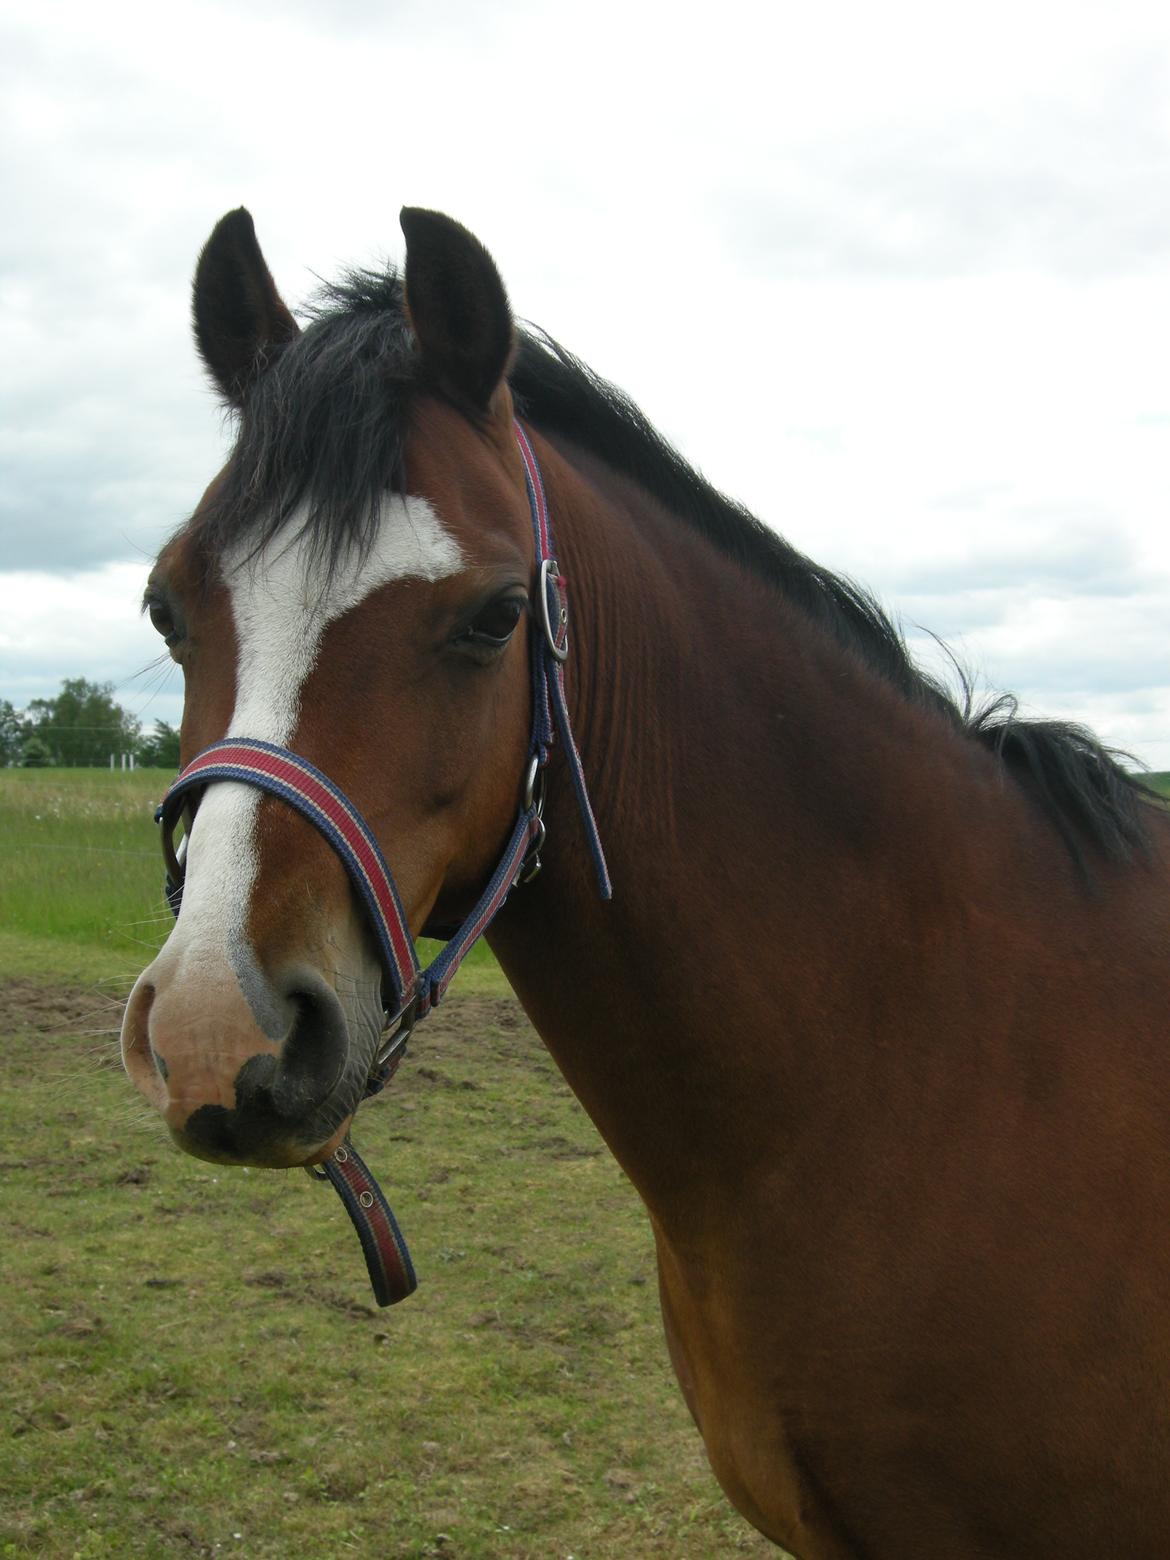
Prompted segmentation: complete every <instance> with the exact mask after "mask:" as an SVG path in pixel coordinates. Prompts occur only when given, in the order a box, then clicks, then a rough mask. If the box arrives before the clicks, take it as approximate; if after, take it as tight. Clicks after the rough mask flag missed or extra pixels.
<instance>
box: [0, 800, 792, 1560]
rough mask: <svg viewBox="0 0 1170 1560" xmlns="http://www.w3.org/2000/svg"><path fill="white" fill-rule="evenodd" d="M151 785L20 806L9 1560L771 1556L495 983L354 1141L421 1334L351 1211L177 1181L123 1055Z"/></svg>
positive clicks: (3, 1157)
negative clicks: (713, 1454) (367, 1259)
mask: <svg viewBox="0 0 1170 1560" xmlns="http://www.w3.org/2000/svg"><path fill="white" fill-rule="evenodd" d="M160 780H162V781H163V783H165V777H162V776H159V775H152V774H149V773H148V774H139V775H131V776H121V775H113V776H110V775H107V774H103V773H101V772H88V773H87V772H84V771H78V772H72V773H63V772H51V773H47V774H46V773H44V772H42V773H41V774H39V775H35V774H33V775H30V774H28V773H19V772H16V771H7V772H0V840H2V841H3V845H2V847H0V883H2V885H3V886H2V892H3V895H4V898H3V900H2V901H0V904H2V906H3V927H4V931H3V934H2V935H0V972H2V977H0V1032H2V1033H3V1043H2V1045H0V1145H3V1146H2V1147H0V1227H2V1228H3V1229H4V1231H5V1246H4V1263H5V1280H6V1281H5V1284H4V1286H3V1290H2V1291H0V1371H2V1372H3V1379H4V1382H5V1393H4V1418H5V1420H6V1423H4V1424H3V1425H2V1426H0V1489H3V1491H4V1498H3V1501H2V1502H0V1556H21V1557H24V1556H33V1555H35V1556H38V1557H42V1556H43V1557H49V1560H58V1557H60V1560H71V1557H82V1560H89V1557H106V1556H109V1557H114V1556H118V1557H120V1556H148V1557H154V1556H158V1557H169V1556H173V1555H179V1556H193V1557H194V1556H207V1557H213V1556H220V1555H226V1554H232V1553H237V1554H239V1555H241V1556H248V1557H254V1560H269V1557H272V1560H276V1557H280V1560H287V1557H288V1556H296V1557H297V1560H336V1557H339V1556H355V1557H358V1560H364V1557H370V1560H374V1557H378V1560H382V1557H430V1556H438V1557H445V1560H452V1557H455V1556H459V1557H463V1560H467V1557H470V1560H475V1557H488V1556H491V1557H506V1560H513V1557H515V1560H527V1557H532V1560H536V1557H540V1560H546V1557H568V1556H574V1557H577V1560H640V1557H642V1556H647V1557H651V1556H662V1557H670V1560H707V1557H712V1560H713V1557H715V1556H725V1555H732V1554H758V1555H761V1556H762V1555H765V1554H768V1555H772V1554H775V1553H776V1551H775V1550H774V1549H773V1548H772V1547H771V1546H770V1545H768V1544H767V1543H766V1542H765V1541H764V1540H763V1539H762V1538H761V1537H760V1536H759V1535H758V1534H756V1533H754V1531H753V1530H752V1529H750V1528H749V1527H748V1526H747V1524H746V1523H744V1522H743V1521H742V1520H741V1519H740V1518H739V1517H738V1516H737V1515H736V1514H735V1513H734V1511H732V1509H731V1508H730V1507H729V1506H728V1505H727V1503H726V1501H725V1500H724V1499H723V1497H722V1495H721V1493H720V1492H719V1490H718V1488H717V1486H716V1484H715V1482H714V1480H713V1478H712V1476H711V1474H710V1471H709V1469H708V1468H707V1465H706V1461H705V1458H704V1455H703V1451H702V1447H701V1443H700V1441H699V1438H698V1435H697V1433H696V1432H695V1430H694V1427H693V1425H692V1424H691V1422H690V1420H689V1417H688V1415H687V1413H686V1410H685V1408H684V1406H683V1403H682V1400H681V1397H680V1395H679V1393H678V1390H677V1387H676V1386H675V1383H674V1380H673V1376H672V1375H671V1372H670V1369H669V1366H668V1363H667V1359H666V1351H665V1344H664V1342H663V1340H662V1333H661V1323H660V1320H659V1317H658V1307H657V1298H656V1284H655V1273H654V1260H653V1252H652V1244H651V1241H650V1237H649V1233H648V1229H647V1226H646V1221H645V1218H644V1215H643V1213H642V1211H641V1207H640V1205H639V1203H638V1201H637V1198H636V1197H635V1195H634V1193H633V1191H632V1189H631V1188H630V1186H629V1184H628V1183H627V1182H626V1181H625V1179H624V1177H623V1176H622V1174H621V1172H620V1171H619V1170H618V1168H617V1166H616V1165H615V1163H614V1162H613V1160H612V1159H611V1157H610V1156H609V1154H608V1153H607V1152H606V1151H605V1149H604V1147H603V1145H602V1144H601V1142H600V1140H599V1139H598V1137H597V1134H596V1132H595V1131H594V1129H593V1127H592V1125H591V1124H590V1122H589V1121H588V1119H587V1118H586V1117H585V1115H584V1114H583V1112H582V1111H581V1109H580V1107H579V1106H578V1105H577V1104H576V1102H575V1100H574V1099H573V1098H572V1096H571V1095H570V1094H569V1092H568V1090H567V1089H566V1087H565V1085H564V1083H563V1082H562V1080H561V1079H560V1077H559V1075H558V1074H557V1073H556V1070H555V1068H554V1067H553V1065H552V1063H551V1061H550V1060H549V1058H548V1056H547V1054H546V1053H545V1051H544V1050H543V1047H541V1045H540V1044H539V1042H538V1040H537V1039H536V1037H535V1036H534V1035H533V1033H532V1031H531V1030H530V1029H529V1027H528V1026H527V1024H526V1023H525V1021H524V1020H523V1017H522V1015H521V1014H520V1012H519V1010H518V1008H517V1007H516V1006H515V1004H514V1002H513V1001H512V999H511V998H510V997H509V996H508V995H507V993H506V988H505V987H504V985H503V980H502V977H501V976H500V974H499V971H498V969H497V968H496V967H495V966H494V965H493V964H491V963H490V962H487V963H481V964H480V965H479V966H478V967H476V968H473V969H471V970H469V971H467V972H466V973H465V974H464V975H461V977H460V981H459V983H458V984H457V986H456V988H455V991H454V992H453V993H452V996H451V997H450V998H449V1000H448V1002H447V1003H446V1004H445V1005H444V1007H443V1008H442V1009H440V1010H439V1011H438V1012H437V1013H436V1014H435V1015H434V1016H433V1017H432V1018H431V1019H429V1020H428V1021H427V1023H426V1025H424V1026H423V1028H422V1029H421V1030H420V1032H419V1034H418V1035H417V1036H416V1038H415V1040H414V1041H413V1042H412V1047H411V1055H410V1058H409V1059H408V1061H407V1063H406V1064H405V1065H404V1066H403V1068H402V1069H401V1070H400V1072H399V1074H398V1076H397V1077H396V1079H395V1081H394V1084H393V1086H392V1087H391V1089H390V1090H389V1091H388V1092H387V1094H386V1095H385V1096H382V1097H380V1098H379V1099H377V1100H375V1101H371V1102H369V1103H368V1104H367V1105H366V1106H365V1107H363V1110H362V1114H361V1119H360V1122H359V1130H358V1132H357V1134H356V1136H357V1140H358V1143H359V1146H360V1147H361V1149H362V1151H363V1153H364V1154H365V1155H366V1157H367V1158H368V1159H369V1161H370V1163H371V1165H372V1167H373V1168H374V1169H375V1171H376V1173H378V1174H379V1175H380V1176H381V1178H382V1181H383V1185H384V1187H385V1189H386V1192H387V1194H388V1196H389V1197H390V1200H391V1203H392V1204H393V1206H394V1209H395V1212H396V1214H397V1216H398V1218H399V1221H400V1223H401V1224H402V1227H403V1230H404V1232H405V1234H406V1236H407V1239H408V1240H409V1241H410V1244H411V1250H412V1255H413V1257H414V1261H415V1265H416V1268H417V1269H418V1271H419V1274H420V1279H421V1284H420V1289H419V1291H418V1293H417V1294H416V1295H414V1296H412V1297H411V1299H410V1300H408V1301H407V1302H406V1303H405V1304H404V1305H402V1306H401V1307H399V1308H396V1309H393V1310H389V1311H377V1310H375V1309H374V1307H373V1305H372V1302H371V1300H370V1296H369V1292H368V1289H367V1287H366V1279H365V1272H364V1267H363V1263H362V1260H361V1254H360V1250H359V1248H358V1244H357V1240H356V1237H355V1236H354V1234H353V1232H352V1230H351V1228H350V1226H349V1223H348V1220H347V1219H346V1218H345V1216H344V1214H343V1211H342V1209H341V1206H340V1204H339V1203H338V1202H337V1200H336V1199H335V1198H334V1196H333V1195H332V1193H331V1192H330V1191H329V1190H328V1188H326V1187H323V1186H321V1185H319V1184H315V1183H311V1182H310V1181H309V1180H308V1179H307V1178H306V1177H305V1176H304V1175H302V1174H301V1173H299V1172H289V1173H277V1172H261V1171H252V1172H249V1171H246V1170H230V1169H221V1168H219V1167H214V1166H208V1165H204V1164H201V1163H199V1162H197V1161H195V1160H191V1159H188V1158H185V1157H184V1156H183V1155H181V1154H179V1153H177V1152H176V1151H175V1150H174V1149H173V1148H172V1146H171V1145H170V1143H169V1140H167V1139H166V1136H165V1133H164V1132H163V1131H162V1128H161V1124H160V1123H159V1121H158V1120H157V1118H155V1117H154V1115H153V1113H151V1112H150V1111H148V1110H147V1108H146V1107H145V1106H144V1105H142V1104H141V1103H140V1102H139V1101H138V1099H137V1096H136V1095H135V1094H134V1093H133V1091H132V1090H131V1088H130V1086H129V1084H128V1083H127V1081H126V1079H125V1077H124V1076H123V1074H122V1072H121V1067H120V1064H119V1062H118V1058H117V1047H116V1040H115V1033H116V1026H117V1021H118V1018H119V1016H120V1012H119V1009H120V997H121V996H122V995H124V993H125V991H126V990H127V989H128V985H129V981H130V979H131V978H132V975H133V973H135V972H136V970H137V968H138V967H140V966H141V964H142V963H144V962H145V960H146V959H147V958H148V957H149V951H150V947H151V946H152V945H153V944H154V943H155V942H156V941H157V940H158V939H160V938H161V936H162V934H163V932H164V931H165V927H166V924H167V923H166V920H165V914H166V912H165V908H164V907H163V906H162V904H161V895H160V892H159V865H158V858H157V857H156V856H155V853H154V852H155V848H156V842H155V839H154V832H153V825H152V824H151V823H150V821H149V811H150V808H149V803H150V801H151V800H152V799H153V798H154V796H155V795H156V794H157V791H158V789H159V782H160ZM79 843H81V844H84V845H86V846H87V847H88V849H86V850H78V849H76V846H77V845H78V844H79ZM56 846H65V847H67V851H66V854H67V856H68V861H69V865H68V867H67V868H66V869H65V870H64V871H63V872H62V873H60V874H58V873H57V871H56V868H55V866H54V865H53V863H54V862H55V858H56V855H57V852H56V851H55V850H54V849H53V848H51V847H56ZM46 863H47V864H48V865H46ZM44 874H48V875H49V876H50V879H51V885H50V886H51V891H44V892H42V890H43V889H44V887H45V885H44V884H43V883H41V882H40V881H39V877H40V876H41V875H44ZM62 899H63V900H66V901H69V902H68V903H66V904H60V903H58V900H62ZM582 1209H588V1216H587V1217H586V1218H583V1217H582V1214H581V1210H582Z"/></svg>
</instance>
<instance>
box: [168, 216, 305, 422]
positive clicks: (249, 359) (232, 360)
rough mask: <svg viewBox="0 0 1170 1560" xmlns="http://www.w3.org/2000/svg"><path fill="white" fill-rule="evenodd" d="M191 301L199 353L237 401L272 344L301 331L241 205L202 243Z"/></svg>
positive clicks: (261, 366)
mask: <svg viewBox="0 0 1170 1560" xmlns="http://www.w3.org/2000/svg"><path fill="white" fill-rule="evenodd" d="M191 305H192V314H193V316H194V322H195V341H196V344H197V346H198V347H199V353H200V356H201V357H202V358H203V361H204V362H205V363H206V364H207V367H208V369H209V370H210V371H211V376H212V378H213V379H214V380H215V382H216V384H217V385H218V386H219V388H220V390H221V391H222V392H223V394H224V396H225V397H226V399H227V400H228V401H229V402H230V403H231V405H232V406H236V407H238V406H240V405H242V404H243V400H244V394H245V392H246V390H247V388H248V386H249V385H250V384H251V382H252V380H253V379H255V378H256V376H257V375H258V374H259V373H261V372H262V371H263V369H264V366H265V364H266V363H267V362H268V360H269V358H270V357H271V355H272V353H273V351H274V349H276V348H279V347H281V346H283V345H284V343H285V342H286V341H291V340H292V338H293V337H294V336H296V335H298V334H299V332H300V327H299V326H298V325H297V322H296V320H294V319H293V317H292V315H291V314H290V313H289V311H288V309H287V308H286V307H285V304H284V302H283V300H282V299H281V296H280V294H279V293H278V292H277V290H276V283H275V282H274V281H273V280H272V277H271V275H270V273H269V270H268V267H267V266H266V265H265V263H264V256H263V255H262V254H261V253H260V245H259V244H258V243H257V242H256V229H255V227H254V226H253V223H252V217H251V214H250V213H249V212H248V211H246V210H245V209H244V207H243V206H240V207H239V209H238V210H236V211H229V212H228V214H227V216H226V217H222V218H221V219H220V220H219V222H217V223H216V226H215V231H214V232H213V233H212V235H211V237H210V238H209V239H208V240H207V243H206V244H204V246H203V252H202V254H201V255H200V256H199V264H198V265H197V266H196V268H195V286H194V289H193V295H192V300H191Z"/></svg>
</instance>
